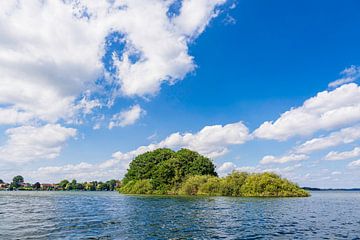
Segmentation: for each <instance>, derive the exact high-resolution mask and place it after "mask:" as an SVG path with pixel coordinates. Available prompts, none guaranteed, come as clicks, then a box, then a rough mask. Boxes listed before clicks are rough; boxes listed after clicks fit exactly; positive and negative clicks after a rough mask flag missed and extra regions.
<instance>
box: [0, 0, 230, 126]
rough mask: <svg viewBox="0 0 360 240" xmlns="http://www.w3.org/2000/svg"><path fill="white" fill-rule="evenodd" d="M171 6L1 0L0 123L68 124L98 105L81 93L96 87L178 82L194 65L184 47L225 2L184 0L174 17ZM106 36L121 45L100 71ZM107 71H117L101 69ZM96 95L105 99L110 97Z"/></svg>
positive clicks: (138, 89) (146, 88)
mask: <svg viewBox="0 0 360 240" xmlns="http://www.w3.org/2000/svg"><path fill="white" fill-rule="evenodd" d="M172 3H173V1H162V0H121V1H120V0H115V1H86V0H79V1H47V0H46V1H40V0H26V1H25V0H20V1H1V2H0V31H1V38H0V73H1V80H0V81H1V84H0V104H1V105H4V106H7V108H6V109H1V110H2V111H8V112H11V114H12V117H11V118H9V119H8V120H6V121H2V122H0V123H3V124H24V123H28V122H29V121H30V120H41V121H45V122H51V123H55V122H57V121H58V120H60V119H64V120H66V121H69V120H71V119H72V118H74V117H76V115H77V114H79V113H89V112H91V111H90V110H91V108H94V107H99V106H100V105H101V102H100V101H96V100H95V99H91V98H90V99H87V100H88V101H89V103H87V102H84V101H85V100H84V99H83V98H81V95H82V94H83V93H84V92H91V93H92V92H97V91H100V92H101V89H102V87H104V86H103V84H105V85H106V84H115V86H114V87H113V89H114V90H113V91H116V89H121V91H122V94H124V95H139V96H143V95H147V94H155V93H156V92H157V91H158V90H159V88H160V85H161V84H162V83H163V82H168V83H170V84H172V83H174V82H175V81H176V80H181V79H183V78H184V76H185V75H186V74H187V73H188V72H190V71H192V70H193V69H194V68H195V64H194V61H193V57H192V56H190V55H189V54H188V44H189V43H191V41H192V40H193V39H194V37H196V36H198V35H199V34H201V33H202V32H203V31H204V29H205V27H206V26H207V25H208V23H209V21H210V20H211V19H212V18H213V17H215V16H216V12H217V10H216V8H217V7H218V6H219V5H221V4H223V3H224V0H201V1H200V0H199V1H198V0H197V1H191V0H183V1H181V3H182V4H181V9H179V14H178V15H175V16H172V17H171V16H169V14H168V12H169V9H170V7H171V4H172ZM190 16H191V19H190V18H189V17H190ZM111 34H119V36H121V37H119V38H120V40H119V41H120V42H121V43H122V46H121V47H120V46H119V47H117V49H115V50H114V52H113V53H112V56H113V57H112V58H113V60H112V61H110V62H109V63H108V64H109V65H111V66H109V67H108V68H106V67H104V62H103V57H104V55H105V53H107V51H109V48H107V44H106V43H107V37H108V36H110V35H111ZM110 55H111V53H110ZM114 68H115V69H116V73H113V72H108V69H114ZM99 78H104V79H105V82H104V81H100V82H97V80H98V79H99ZM116 84H117V85H116ZM99 85H101V86H99ZM102 94H104V95H106V96H105V99H106V98H113V95H116V94H112V93H110V94H109V93H108V92H102ZM108 95H109V96H108ZM108 100H109V101H110V99H108ZM89 108H90V110H89ZM0 114H1V113H0Z"/></svg>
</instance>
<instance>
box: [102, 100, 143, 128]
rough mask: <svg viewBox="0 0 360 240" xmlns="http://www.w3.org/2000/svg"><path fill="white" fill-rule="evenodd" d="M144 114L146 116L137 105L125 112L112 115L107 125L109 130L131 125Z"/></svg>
mask: <svg viewBox="0 0 360 240" xmlns="http://www.w3.org/2000/svg"><path fill="white" fill-rule="evenodd" d="M144 114H146V112H145V110H143V109H142V108H141V107H140V106H139V105H134V106H132V107H130V108H129V109H127V110H124V111H121V112H119V113H117V114H115V115H113V116H112V118H111V121H110V123H109V129H112V128H113V127H125V126H129V125H132V124H134V123H135V122H136V121H137V120H138V119H139V118H140V117H141V116H142V115H144Z"/></svg>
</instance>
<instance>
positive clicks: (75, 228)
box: [0, 192, 360, 239]
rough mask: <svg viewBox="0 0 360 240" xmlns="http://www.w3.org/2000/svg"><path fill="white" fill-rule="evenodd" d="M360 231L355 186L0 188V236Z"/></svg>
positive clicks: (298, 235)
mask: <svg viewBox="0 0 360 240" xmlns="http://www.w3.org/2000/svg"><path fill="white" fill-rule="evenodd" d="M261 238H264V239H320V238H322V239H326V238H327V239H360V192H312V196H311V197H309V198H231V197H157V196H125V195H120V194H118V193H116V192H0V239H261Z"/></svg>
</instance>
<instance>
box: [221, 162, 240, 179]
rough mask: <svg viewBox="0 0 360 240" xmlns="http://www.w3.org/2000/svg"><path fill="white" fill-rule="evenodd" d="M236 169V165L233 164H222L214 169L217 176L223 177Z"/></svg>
mask: <svg viewBox="0 0 360 240" xmlns="http://www.w3.org/2000/svg"><path fill="white" fill-rule="evenodd" d="M235 169H236V164H235V163H233V162H224V163H222V164H221V165H219V166H217V167H216V171H217V173H218V174H219V176H225V175H227V174H229V173H231V172H232V171H234V170H235Z"/></svg>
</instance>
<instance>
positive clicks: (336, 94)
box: [254, 83, 360, 141]
mask: <svg viewBox="0 0 360 240" xmlns="http://www.w3.org/2000/svg"><path fill="white" fill-rule="evenodd" d="M358 121H360V87H359V86H358V85H356V84H354V83H350V84H346V85H342V86H340V87H338V88H336V89H335V90H333V91H323V92H320V93H318V94H317V95H316V96H315V97H312V98H310V99H308V100H306V101H305V102H304V104H303V105H302V106H301V107H297V108H293V109H291V110H289V111H287V112H285V113H283V114H282V115H281V116H280V118H278V119H277V120H276V121H275V122H264V123H263V124H262V125H261V126H260V127H259V128H258V129H256V130H255V132H254V136H256V137H258V138H264V139H275V140H280V141H283V140H287V139H289V138H290V137H293V136H299V135H300V136H307V135H310V134H313V133H315V132H317V131H319V130H331V129H334V128H337V127H342V126H345V125H349V124H353V123H355V122H358Z"/></svg>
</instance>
